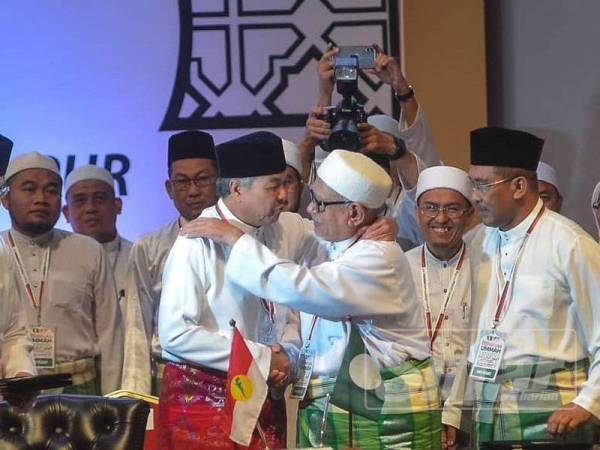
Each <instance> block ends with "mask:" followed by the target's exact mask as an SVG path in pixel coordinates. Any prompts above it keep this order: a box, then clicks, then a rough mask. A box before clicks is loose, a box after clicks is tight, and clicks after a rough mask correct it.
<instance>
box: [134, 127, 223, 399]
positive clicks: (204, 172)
mask: <svg viewBox="0 0 600 450" xmlns="http://www.w3.org/2000/svg"><path fill="white" fill-rule="evenodd" d="M167 167H168V171H167V174H168V179H167V180H166V181H165V188H166V190H167V194H168V195H169V197H170V198H171V200H173V205H174V206H175V208H176V209H177V212H178V213H179V217H178V218H177V219H176V220H173V221H172V222H170V223H168V224H166V225H164V226H162V227H160V228H159V229H158V230H156V231H153V232H151V233H149V234H147V235H144V236H142V237H141V238H139V239H138V240H137V241H136V242H135V243H134V244H133V247H132V249H131V256H130V260H129V265H130V267H129V270H128V274H127V288H126V298H125V307H124V316H125V317H124V320H125V330H126V336H125V363H124V367H123V389H128V390H131V391H135V392H141V393H145V394H150V393H153V394H155V395H158V393H159V390H160V388H159V386H160V379H161V377H162V370H163V368H164V364H163V363H162V360H161V348H160V344H159V340H158V334H157V333H158V324H157V320H158V304H159V301H160V294H161V290H162V273H163V267H164V265H165V261H166V259H167V256H168V255H169V251H170V250H171V247H172V245H173V243H174V242H175V239H177V236H178V234H179V229H180V228H181V226H182V225H183V224H184V223H187V222H188V221H189V220H192V219H195V218H196V217H198V216H199V215H200V214H201V213H202V211H203V210H204V209H205V208H207V207H209V206H212V205H214V204H215V202H216V201H217V194H216V179H217V167H216V161H215V145H214V142H213V138H212V136H211V135H210V134H208V133H205V132H203V131H195V130H192V131H183V132H181V133H177V134H174V135H173V136H171V137H170V138H169V145H168V155H167Z"/></svg>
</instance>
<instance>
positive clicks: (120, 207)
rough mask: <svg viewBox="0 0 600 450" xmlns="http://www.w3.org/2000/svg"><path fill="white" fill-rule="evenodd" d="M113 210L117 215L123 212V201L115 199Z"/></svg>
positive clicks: (118, 198)
mask: <svg viewBox="0 0 600 450" xmlns="http://www.w3.org/2000/svg"><path fill="white" fill-rule="evenodd" d="M115 210H116V211H117V214H121V212H122V211H123V200H121V198H120V197H115Z"/></svg>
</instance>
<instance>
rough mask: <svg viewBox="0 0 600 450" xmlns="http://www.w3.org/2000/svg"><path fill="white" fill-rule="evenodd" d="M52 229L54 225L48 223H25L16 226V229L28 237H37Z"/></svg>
mask: <svg viewBox="0 0 600 450" xmlns="http://www.w3.org/2000/svg"><path fill="white" fill-rule="evenodd" d="M52 228H54V224H53V223H52V222H50V221H48V222H26V223H22V224H19V225H18V229H19V230H20V231H21V232H22V233H24V234H26V235H28V236H39V235H41V234H44V233H47V232H48V231H50V230H52Z"/></svg>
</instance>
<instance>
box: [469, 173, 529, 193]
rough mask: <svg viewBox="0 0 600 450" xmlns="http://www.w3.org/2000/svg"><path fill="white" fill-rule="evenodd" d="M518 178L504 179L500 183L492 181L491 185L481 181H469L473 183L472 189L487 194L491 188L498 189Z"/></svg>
mask: <svg viewBox="0 0 600 450" xmlns="http://www.w3.org/2000/svg"><path fill="white" fill-rule="evenodd" d="M515 178H517V177H506V178H502V179H501V180H498V181H492V182H491V183H482V182H480V181H475V180H472V179H470V178H469V181H470V182H471V189H473V190H474V191H477V192H479V193H485V192H487V191H489V190H490V189H491V188H493V187H496V186H498V185H500V184H502V183H506V182H508V181H512V180H514V179H515Z"/></svg>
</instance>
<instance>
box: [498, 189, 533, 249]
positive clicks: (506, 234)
mask: <svg viewBox="0 0 600 450" xmlns="http://www.w3.org/2000/svg"><path fill="white" fill-rule="evenodd" d="M543 207H544V203H543V202H542V200H541V199H538V201H537V203H536V205H535V206H534V207H533V209H532V210H531V211H530V212H529V215H528V216H527V217H525V219H523V220H522V221H521V223H519V224H518V225H517V226H515V227H513V228H511V229H510V230H506V231H501V230H500V228H497V230H498V233H499V234H500V238H501V239H502V242H508V241H514V240H518V239H522V238H524V237H525V235H526V234H527V230H528V229H529V227H530V226H531V224H532V223H533V221H534V220H535V218H536V216H537V214H538V212H539V211H540V209H542V208H543Z"/></svg>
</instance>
